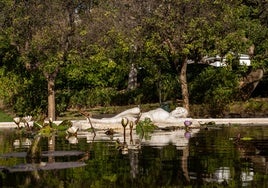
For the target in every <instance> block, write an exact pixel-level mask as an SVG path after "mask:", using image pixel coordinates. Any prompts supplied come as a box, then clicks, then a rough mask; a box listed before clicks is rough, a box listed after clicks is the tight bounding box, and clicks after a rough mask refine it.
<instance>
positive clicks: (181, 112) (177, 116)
mask: <svg viewBox="0 0 268 188" xmlns="http://www.w3.org/2000/svg"><path fill="white" fill-rule="evenodd" d="M187 116H188V111H187V110H186V109H185V108H183V107H177V108H176V109H175V110H173V111H171V112H170V113H169V112H167V111H165V110H163V109H162V108H157V109H155V110H151V111H148V112H145V113H142V115H141V118H140V119H141V120H144V119H145V118H149V119H151V121H152V122H153V123H178V122H181V121H182V118H186V117H187Z"/></svg>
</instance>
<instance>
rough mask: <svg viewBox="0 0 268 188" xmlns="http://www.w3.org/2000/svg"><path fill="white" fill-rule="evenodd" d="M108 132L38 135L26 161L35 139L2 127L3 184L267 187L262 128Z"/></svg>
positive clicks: (267, 131)
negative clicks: (32, 157) (35, 157)
mask: <svg viewBox="0 0 268 188" xmlns="http://www.w3.org/2000/svg"><path fill="white" fill-rule="evenodd" d="M106 131H107V130H100V131H97V132H96V134H94V133H91V132H87V131H83V132H82V131H79V132H78V133H77V135H76V136H74V135H71V136H66V135H65V136H55V135H54V136H51V137H42V138H40V148H41V152H40V159H39V161H28V160H27V152H28V150H29V147H31V146H32V145H33V144H34V138H35V137H33V135H21V134H16V133H15V132H14V131H9V130H2V131H1V132H0V140H1V142H0V155H1V158H0V169H1V171H2V174H3V173H4V176H3V175H2V176H1V177H2V178H3V180H2V186H10V187H12V186H17V185H21V187H27V186H29V185H31V183H34V182H39V185H40V187H43V186H47V187H58V186H59V184H60V183H61V182H64V185H68V186H69V187H72V186H75V187H85V186H86V187H90V186H95V187H128V186H131V187H146V186H148V187H184V186H192V187H195V186H196V187H215V186H216V187H219V186H232V187H252V186H255V187H259V186H263V187H265V186H266V187H267V186H268V183H267V182H266V181H265V179H267V178H268V176H267V173H268V162H267V156H268V155H267V154H268V152H267V151H268V150H267V149H268V127H254V128H253V127H238V126H233V127H220V128H219V127H218V128H213V127H212V128H209V129H201V130H199V129H189V130H171V131H162V130H161V131H160V130H157V131H155V132H154V133H153V134H149V135H147V136H146V137H145V136H144V137H141V136H140V135H137V134H136V133H135V130H134V131H133V132H132V133H131V132H130V131H129V130H126V132H125V134H124V132H122V131H117V130H115V131H114V132H113V134H111V135H108V134H107V132H106ZM124 135H125V137H124ZM238 135H240V136H239V139H237V138H238ZM7 170H8V171H7ZM51 170H52V171H51ZM21 172H24V173H23V175H22V174H21ZM11 180H12V181H11ZM52 180H53V181H52ZM25 182H27V183H25ZM37 187H38V186H37Z"/></svg>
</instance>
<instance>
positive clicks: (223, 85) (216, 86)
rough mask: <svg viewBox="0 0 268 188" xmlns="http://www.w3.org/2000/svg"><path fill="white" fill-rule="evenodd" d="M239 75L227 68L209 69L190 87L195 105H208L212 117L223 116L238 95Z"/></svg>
mask: <svg viewBox="0 0 268 188" xmlns="http://www.w3.org/2000/svg"><path fill="white" fill-rule="evenodd" d="M237 85H238V75H237V74H236V73H234V72H232V71H230V70H229V69H226V68H213V67H208V68H207V69H205V70H204V71H203V72H201V73H200V75H198V76H197V77H196V79H195V80H193V82H192V83H191V86H190V95H191V98H192V100H193V102H194V103H199V104H200V103H204V104H206V106H207V108H208V111H209V113H210V115H212V116H221V115H222V114H223V113H224V110H226V108H227V107H228V105H229V104H230V103H231V102H232V101H233V100H234V99H235V96H236V95H237V92H238V90H237Z"/></svg>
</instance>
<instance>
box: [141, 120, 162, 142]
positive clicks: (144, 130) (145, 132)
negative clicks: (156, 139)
mask: <svg viewBox="0 0 268 188" xmlns="http://www.w3.org/2000/svg"><path fill="white" fill-rule="evenodd" d="M155 129H158V127H157V126H156V125H154V124H153V122H152V121H151V119H150V118H145V119H144V120H143V121H139V122H138V123H137V126H136V133H137V134H138V135H139V136H140V137H141V138H143V137H145V139H149V138H150V133H153V132H154V130H155Z"/></svg>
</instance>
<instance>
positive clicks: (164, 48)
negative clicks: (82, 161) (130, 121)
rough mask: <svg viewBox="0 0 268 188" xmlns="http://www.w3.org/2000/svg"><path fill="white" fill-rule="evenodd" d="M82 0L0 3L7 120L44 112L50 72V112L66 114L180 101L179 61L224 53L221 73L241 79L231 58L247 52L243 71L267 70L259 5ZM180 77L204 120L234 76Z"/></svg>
mask: <svg viewBox="0 0 268 188" xmlns="http://www.w3.org/2000/svg"><path fill="white" fill-rule="evenodd" d="M91 3H92V4H90V5H89V4H87V3H86V2H84V1H71V2H63V1H55V2H54V1H53V2H46V1H39V2H36V3H31V2H22V1H21V2H20V1H18V2H17V1H3V2H1V10H0V99H1V100H3V101H4V104H5V105H7V106H10V107H12V108H13V109H14V112H15V113H17V114H18V115H21V116H24V115H29V114H31V115H35V114H38V113H44V114H45V113H47V106H48V102H47V84H46V81H47V79H48V77H49V76H52V75H53V76H56V77H55V78H56V81H55V88H53V89H55V90H56V110H57V112H56V113H57V115H58V114H60V113H61V112H63V111H65V110H66V109H68V108H69V107H77V106H83V107H92V106H98V105H102V106H108V105H121V104H140V103H149V102H156V101H159V102H165V101H167V100H173V99H177V98H181V97H182V96H181V95H182V94H181V91H180V89H181V88H180V85H179V84H182V83H179V82H178V81H177V80H178V78H179V77H178V76H179V75H180V71H179V70H180V68H181V63H182V60H184V59H192V60H194V61H195V62H199V61H200V60H201V59H202V57H204V56H210V55H211V56H215V55H222V56H225V55H227V59H228V65H229V66H228V68H232V70H235V71H236V73H238V74H239V75H240V74H242V75H243V74H246V71H247V70H246V68H245V67H241V66H237V63H238V61H237V54H239V53H247V51H248V48H249V47H250V46H253V45H254V46H255V51H254V54H253V56H252V62H253V66H254V67H266V68H267V67H268V63H267V62H268V56H267V48H268V40H267V39H268V29H267V26H268V24H267V11H266V10H264V9H263V7H265V6H264V5H263V4H262V3H252V2H251V1H215V2H211V1H207V0H202V1H189V0H185V1H176V0H171V1H167V2H165V3H161V2H160V4H159V2H156V1H150V2H147V1H146V2H142V4H140V2H135V1H133V2H128V3H129V4H128V6H129V7H131V9H127V10H126V5H125V3H122V2H120V1H117V2H114V1H92V2H91ZM93 7H94V14H93V13H92V11H91V9H92V8H93ZM141 7H143V8H141ZM149 7H150V8H149ZM130 18H131V19H130ZM230 52H231V53H230ZM131 64H135V66H136V67H137V68H138V85H139V86H138V89H136V90H133V91H127V90H126V88H127V84H128V73H129V70H130V65H131ZM200 69H203V68H200ZM229 70H231V69H229ZM199 72H201V70H199ZM213 72H214V73H213ZM54 74H55V75H54ZM187 75H188V77H189V75H190V76H191V79H192V80H194V82H193V83H191V84H190V85H191V91H190V94H191V95H190V97H191V99H193V103H202V102H203V103H205V104H208V108H211V113H213V114H214V115H216V114H217V113H219V115H220V113H222V111H224V109H225V107H224V106H225V104H228V103H229V102H231V101H232V100H234V99H235V90H236V87H237V85H236V83H237V77H236V76H233V75H232V76H231V73H230V72H228V70H226V72H224V70H220V71H216V70H214V71H212V70H210V71H208V70H206V72H204V73H203V74H202V75H201V77H200V76H197V77H196V74H195V73H194V72H191V71H188V72H187ZM213 79H214V80H215V81H213ZM232 82H233V84H232ZM211 99H212V100H211ZM212 110H213V112H212Z"/></svg>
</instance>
